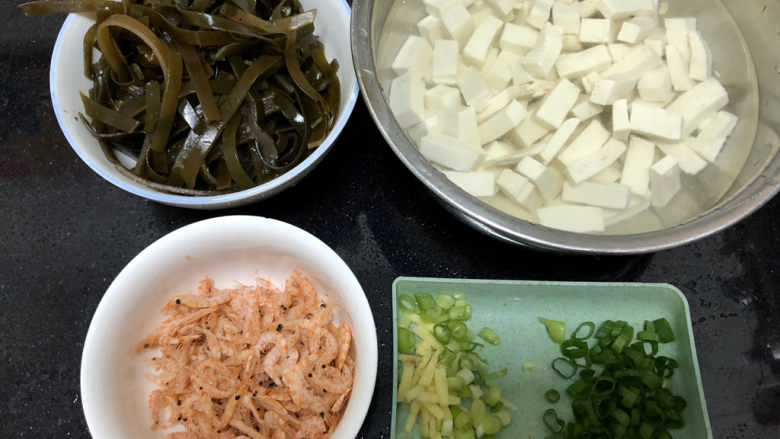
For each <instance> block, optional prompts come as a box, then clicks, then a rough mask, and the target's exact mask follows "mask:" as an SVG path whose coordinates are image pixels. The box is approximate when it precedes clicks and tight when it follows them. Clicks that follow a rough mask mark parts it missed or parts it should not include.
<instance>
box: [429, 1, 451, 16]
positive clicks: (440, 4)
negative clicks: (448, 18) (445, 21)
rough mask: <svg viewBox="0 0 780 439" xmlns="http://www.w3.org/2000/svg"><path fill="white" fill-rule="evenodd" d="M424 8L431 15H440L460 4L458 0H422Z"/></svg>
mask: <svg viewBox="0 0 780 439" xmlns="http://www.w3.org/2000/svg"><path fill="white" fill-rule="evenodd" d="M423 4H424V5H425V10H426V12H428V14H429V15H432V16H433V17H441V16H443V15H444V14H445V13H446V12H447V11H449V10H450V9H452V8H454V7H455V6H458V5H460V0H423Z"/></svg>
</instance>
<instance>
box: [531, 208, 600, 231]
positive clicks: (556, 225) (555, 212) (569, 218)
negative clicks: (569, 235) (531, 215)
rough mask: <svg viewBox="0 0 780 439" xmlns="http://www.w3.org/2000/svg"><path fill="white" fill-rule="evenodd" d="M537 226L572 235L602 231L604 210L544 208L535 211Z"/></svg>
mask: <svg viewBox="0 0 780 439" xmlns="http://www.w3.org/2000/svg"><path fill="white" fill-rule="evenodd" d="M536 216H537V217H538V218H539V224H541V225H543V226H545V227H549V228H551V229H557V230H564V231H567V232H574V233H597V232H603V231H604V210H603V209H602V208H600V207H594V206H572V205H559V206H546V207H543V208H541V209H537V211H536Z"/></svg>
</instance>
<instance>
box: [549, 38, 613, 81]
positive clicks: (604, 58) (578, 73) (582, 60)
mask: <svg viewBox="0 0 780 439" xmlns="http://www.w3.org/2000/svg"><path fill="white" fill-rule="evenodd" d="M610 65H612V57H610V55H609V51H608V50H607V46H605V45H603V44H600V45H598V46H593V47H590V48H588V49H585V50H583V51H580V52H575V53H566V54H562V55H561V56H559V57H558V60H557V61H555V68H556V70H557V71H558V76H560V77H561V78H569V79H576V78H581V77H583V76H585V75H587V74H588V73H591V72H599V71H601V70H604V69H605V68H607V67H609V66H610Z"/></svg>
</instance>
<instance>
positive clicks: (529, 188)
mask: <svg viewBox="0 0 780 439" xmlns="http://www.w3.org/2000/svg"><path fill="white" fill-rule="evenodd" d="M496 184H497V185H498V189H499V190H500V191H501V192H502V193H503V194H504V195H506V196H507V197H509V198H511V199H513V200H515V201H517V203H518V204H520V205H521V206H523V207H524V208H526V209H528V210H534V209H536V208H538V207H539V206H541V205H542V197H541V196H539V193H538V192H536V188H535V187H534V185H533V184H532V183H531V182H530V181H529V180H528V179H527V178H525V177H523V176H522V175H520V174H518V173H517V172H515V171H513V170H511V169H504V170H503V171H501V173H500V174H498V178H497V179H496Z"/></svg>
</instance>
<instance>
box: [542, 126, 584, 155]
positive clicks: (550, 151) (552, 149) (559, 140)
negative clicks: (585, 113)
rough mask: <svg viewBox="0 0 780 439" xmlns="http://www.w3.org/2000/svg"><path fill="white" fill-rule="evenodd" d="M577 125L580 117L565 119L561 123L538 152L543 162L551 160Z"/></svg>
mask: <svg viewBox="0 0 780 439" xmlns="http://www.w3.org/2000/svg"><path fill="white" fill-rule="evenodd" d="M579 125H580V119H577V118H571V119H567V120H566V121H565V122H563V123H562V124H561V127H560V128H558V129H557V130H556V131H555V133H554V134H553V135H552V137H550V140H548V141H547V143H546V144H545V147H544V149H543V150H542V151H541V152H540V153H539V158H540V159H541V160H542V162H543V163H544V164H546V165H549V164H550V163H551V162H552V161H553V159H554V158H555V157H556V156H557V155H558V153H559V152H560V151H561V149H563V146H564V145H565V144H566V142H568V141H569V139H570V138H571V136H572V134H574V130H576V129H577V127H578V126H579Z"/></svg>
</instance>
